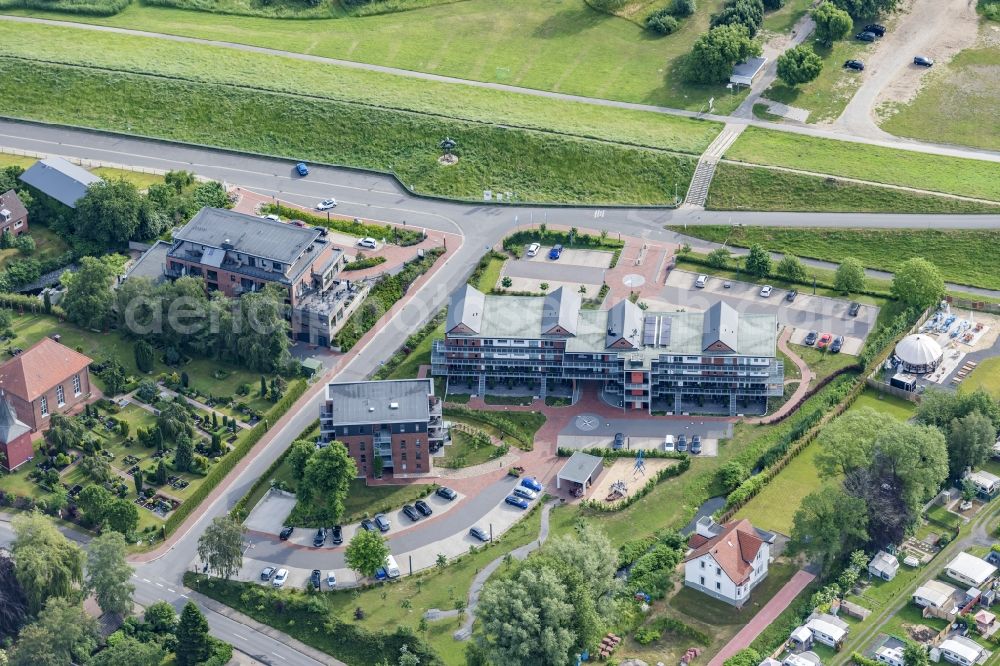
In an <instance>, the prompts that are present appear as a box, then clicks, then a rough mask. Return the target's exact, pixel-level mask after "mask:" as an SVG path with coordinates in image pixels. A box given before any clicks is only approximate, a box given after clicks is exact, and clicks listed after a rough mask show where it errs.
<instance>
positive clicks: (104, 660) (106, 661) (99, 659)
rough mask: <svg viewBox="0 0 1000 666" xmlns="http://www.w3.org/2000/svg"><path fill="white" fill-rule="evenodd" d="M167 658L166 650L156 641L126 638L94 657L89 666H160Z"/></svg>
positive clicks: (88, 663) (110, 645)
mask: <svg viewBox="0 0 1000 666" xmlns="http://www.w3.org/2000/svg"><path fill="white" fill-rule="evenodd" d="M166 656H167V652H166V650H164V649H163V646H162V645H160V644H159V643H157V642H156V641H139V640H136V639H135V638H132V637H131V636H126V637H125V638H123V639H122V640H120V641H118V642H117V643H114V644H109V645H108V647H106V648H104V649H103V650H101V651H100V652H98V653H97V654H96V655H94V658H93V659H91V660H90V661H88V662H87V666H160V664H161V663H162V662H163V658H164V657H166Z"/></svg>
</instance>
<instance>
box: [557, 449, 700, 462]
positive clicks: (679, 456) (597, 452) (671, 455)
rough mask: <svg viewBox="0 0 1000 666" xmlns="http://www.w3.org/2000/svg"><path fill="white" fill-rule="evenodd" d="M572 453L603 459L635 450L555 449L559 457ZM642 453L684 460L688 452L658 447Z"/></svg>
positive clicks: (632, 455)
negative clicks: (663, 449)
mask: <svg viewBox="0 0 1000 666" xmlns="http://www.w3.org/2000/svg"><path fill="white" fill-rule="evenodd" d="M574 453H586V454H588V455H592V456H600V457H601V458H604V459H605V460H608V459H618V458H635V457H636V451H635V450H634V449H633V450H626V449H618V450H617V451H616V450H615V449H568V448H566V447H563V446H560V447H559V448H558V449H556V455H557V456H559V457H560V458H568V457H570V456H571V455H573V454H574ZM642 455H643V457H645V458H669V459H672V460H685V459H687V457H688V454H686V453H680V452H678V451H661V450H660V449H648V450H643V452H642Z"/></svg>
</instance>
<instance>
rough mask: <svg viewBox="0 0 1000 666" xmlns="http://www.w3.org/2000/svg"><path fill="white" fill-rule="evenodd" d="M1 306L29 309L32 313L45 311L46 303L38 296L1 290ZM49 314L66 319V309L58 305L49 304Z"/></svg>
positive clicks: (12, 308) (13, 308)
mask: <svg viewBox="0 0 1000 666" xmlns="http://www.w3.org/2000/svg"><path fill="white" fill-rule="evenodd" d="M0 306H2V307H5V308H9V309H11V310H27V311H29V312H31V313H33V314H34V313H37V312H44V311H45V304H44V303H43V302H42V300H41V299H40V298H38V297H37V296H27V295H25V294H12V293H9V292H0ZM49 314H51V315H52V316H53V317H59V318H60V319H66V311H65V310H63V309H62V308H61V307H59V306H58V305H50V306H49Z"/></svg>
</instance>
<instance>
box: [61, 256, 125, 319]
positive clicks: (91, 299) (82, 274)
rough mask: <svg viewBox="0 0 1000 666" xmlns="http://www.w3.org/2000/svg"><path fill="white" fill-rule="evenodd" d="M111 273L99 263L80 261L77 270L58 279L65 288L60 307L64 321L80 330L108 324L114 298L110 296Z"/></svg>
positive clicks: (88, 258) (98, 261)
mask: <svg viewBox="0 0 1000 666" xmlns="http://www.w3.org/2000/svg"><path fill="white" fill-rule="evenodd" d="M113 277H114V275H112V273H111V269H110V268H109V267H108V265H107V264H106V263H104V262H103V261H101V260H100V259H94V258H93V257H84V258H83V259H81V260H80V268H79V269H78V270H76V271H75V272H73V273H70V272H68V271H67V272H65V273H63V274H62V277H61V278H60V282H62V284H63V286H64V287H66V294H65V295H64V296H63V300H62V303H61V305H62V307H63V309H65V310H66V317H67V318H68V319H69V320H70V321H71V322H73V323H74V324H78V325H80V326H82V327H83V328H94V329H103V328H104V327H105V326H106V325H107V324H109V323H110V321H111V317H112V307H113V306H114V303H115V297H114V295H113V294H112V293H111V279H112V278H113Z"/></svg>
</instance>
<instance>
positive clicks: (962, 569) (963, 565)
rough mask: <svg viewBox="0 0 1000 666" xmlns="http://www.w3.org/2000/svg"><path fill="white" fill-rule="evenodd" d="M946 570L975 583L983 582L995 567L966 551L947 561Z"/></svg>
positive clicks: (992, 572)
mask: <svg viewBox="0 0 1000 666" xmlns="http://www.w3.org/2000/svg"><path fill="white" fill-rule="evenodd" d="M946 569H947V570H948V571H953V572H955V574H957V575H959V576H962V577H963V578H967V579H969V580H971V581H973V582H975V583H976V584H977V585H979V584H982V583H985V582H986V581H987V580H988V579H989V577H990V576H992V575H993V574H994V573H996V570H997V568H996V567H995V566H993V565H992V564H990V563H989V562H987V561H986V560H984V559H981V558H978V557H976V556H975V555H969V554H968V553H959V554H958V555H956V556H955V558H954V559H953V560H952V561H951V562H949V563H948V566H947V567H946Z"/></svg>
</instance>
